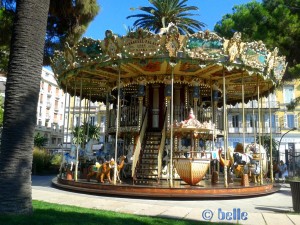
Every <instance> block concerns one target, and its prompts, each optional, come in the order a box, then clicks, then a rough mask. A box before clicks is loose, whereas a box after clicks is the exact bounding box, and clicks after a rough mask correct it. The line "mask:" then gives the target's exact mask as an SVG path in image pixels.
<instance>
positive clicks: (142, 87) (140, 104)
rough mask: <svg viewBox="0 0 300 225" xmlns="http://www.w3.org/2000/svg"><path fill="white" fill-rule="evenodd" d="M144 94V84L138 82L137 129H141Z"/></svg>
mask: <svg viewBox="0 0 300 225" xmlns="http://www.w3.org/2000/svg"><path fill="white" fill-rule="evenodd" d="M144 96H145V85H143V84H140V85H139V92H138V99H139V121H138V126H139V129H141V126H142V120H143V114H144V110H143V101H144Z"/></svg>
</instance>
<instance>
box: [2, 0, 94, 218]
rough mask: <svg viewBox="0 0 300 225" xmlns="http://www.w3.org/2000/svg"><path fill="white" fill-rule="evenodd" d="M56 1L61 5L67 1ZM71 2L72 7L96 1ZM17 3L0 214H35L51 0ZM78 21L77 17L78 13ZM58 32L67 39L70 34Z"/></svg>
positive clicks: (10, 65) (5, 128) (7, 97)
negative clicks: (35, 155)
mask: <svg viewBox="0 0 300 225" xmlns="http://www.w3.org/2000/svg"><path fill="white" fill-rule="evenodd" d="M57 2H60V3H61V4H62V5H63V4H65V2H66V1H58V0H57ZM69 2H71V3H72V4H71V6H74V5H76V4H77V3H78V2H85V3H86V4H90V3H91V2H92V1H87V0H86V1H79V0H78V1H71V0H69ZM2 3H3V1H1V3H0V5H1V7H3V4H2ZM14 3H15V4H13V5H14V7H15V14H14V17H15V19H14V25H13V29H12V35H11V37H12V39H11V47H10V58H9V64H8V74H7V82H6V90H5V103H4V119H3V121H4V122H3V133H2V138H1V150H0V190H1V191H0V214H1V213H11V214H13V213H15V214H17V213H18V214H29V213H32V192H31V168H32V149H33V143H34V129H35V124H36V114H37V102H38V96H39V95H38V94H39V87H40V79H41V76H40V75H41V71H42V64H43V55H44V46H45V37H46V29H47V18H48V16H49V15H48V12H49V5H50V0H42V1H40V0H26V1H25V0H16V1H15V2H14ZM81 7H82V6H81ZM83 10H84V7H83ZM75 17H76V18H77V19H79V17H80V14H79V15H76V16H75ZM69 22H70V24H69V25H70V27H73V26H72V25H73V24H72V23H71V21H69ZM59 23H60V21H57V24H58V27H59ZM0 24H1V21H0ZM75 24H77V23H75ZM58 27H55V26H54V28H53V29H58ZM73 28H74V27H73ZM60 32H61V33H62V34H63V35H62V36H68V30H60ZM53 38H54V39H56V38H58V37H53ZM58 39H59V38H58ZM62 40H67V39H62ZM55 41H56V40H55Z"/></svg>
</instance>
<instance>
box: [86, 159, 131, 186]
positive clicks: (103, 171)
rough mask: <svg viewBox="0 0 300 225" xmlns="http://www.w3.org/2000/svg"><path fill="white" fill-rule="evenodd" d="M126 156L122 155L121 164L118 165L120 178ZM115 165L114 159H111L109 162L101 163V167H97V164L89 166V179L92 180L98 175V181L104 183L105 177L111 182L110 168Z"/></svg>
mask: <svg viewBox="0 0 300 225" xmlns="http://www.w3.org/2000/svg"><path fill="white" fill-rule="evenodd" d="M125 158H126V156H121V157H120V164H119V165H117V178H118V179H119V180H120V178H119V172H120V170H121V169H122V168H123V167H124V160H125ZM114 165H115V161H114V159H111V160H110V161H108V162H105V163H103V164H102V165H100V167H99V168H98V169H95V167H96V166H95V165H91V166H89V168H88V171H89V173H88V175H87V181H90V179H91V178H92V177H96V180H97V181H98V182H101V183H104V178H107V179H108V181H109V182H111V178H110V169H111V168H113V167H114Z"/></svg>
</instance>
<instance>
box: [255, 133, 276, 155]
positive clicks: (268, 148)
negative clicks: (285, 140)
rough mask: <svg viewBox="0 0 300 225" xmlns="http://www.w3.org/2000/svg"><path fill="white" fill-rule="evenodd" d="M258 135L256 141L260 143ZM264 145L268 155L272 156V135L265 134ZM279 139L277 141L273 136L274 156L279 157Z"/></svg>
mask: <svg viewBox="0 0 300 225" xmlns="http://www.w3.org/2000/svg"><path fill="white" fill-rule="evenodd" d="M258 142H259V140H258V137H256V143H258ZM261 143H262V146H263V147H264V148H265V149H266V152H267V156H268V157H270V156H271V142H270V136H269V135H264V136H262V138H261ZM278 144H279V143H278V141H276V140H275V139H274V138H272V157H273V158H277V156H278Z"/></svg>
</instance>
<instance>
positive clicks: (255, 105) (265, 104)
mask: <svg viewBox="0 0 300 225" xmlns="http://www.w3.org/2000/svg"><path fill="white" fill-rule="evenodd" d="M258 105H259V107H260V108H266V109H268V108H269V106H270V108H279V105H280V102H279V101H270V102H269V101H264V102H263V103H262V104H261V102H259V103H258V102H257V101H253V103H252V102H251V101H250V102H248V103H245V108H246V109H252V108H254V109H257V108H258ZM227 108H228V109H242V103H237V104H235V105H228V106H227Z"/></svg>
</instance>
